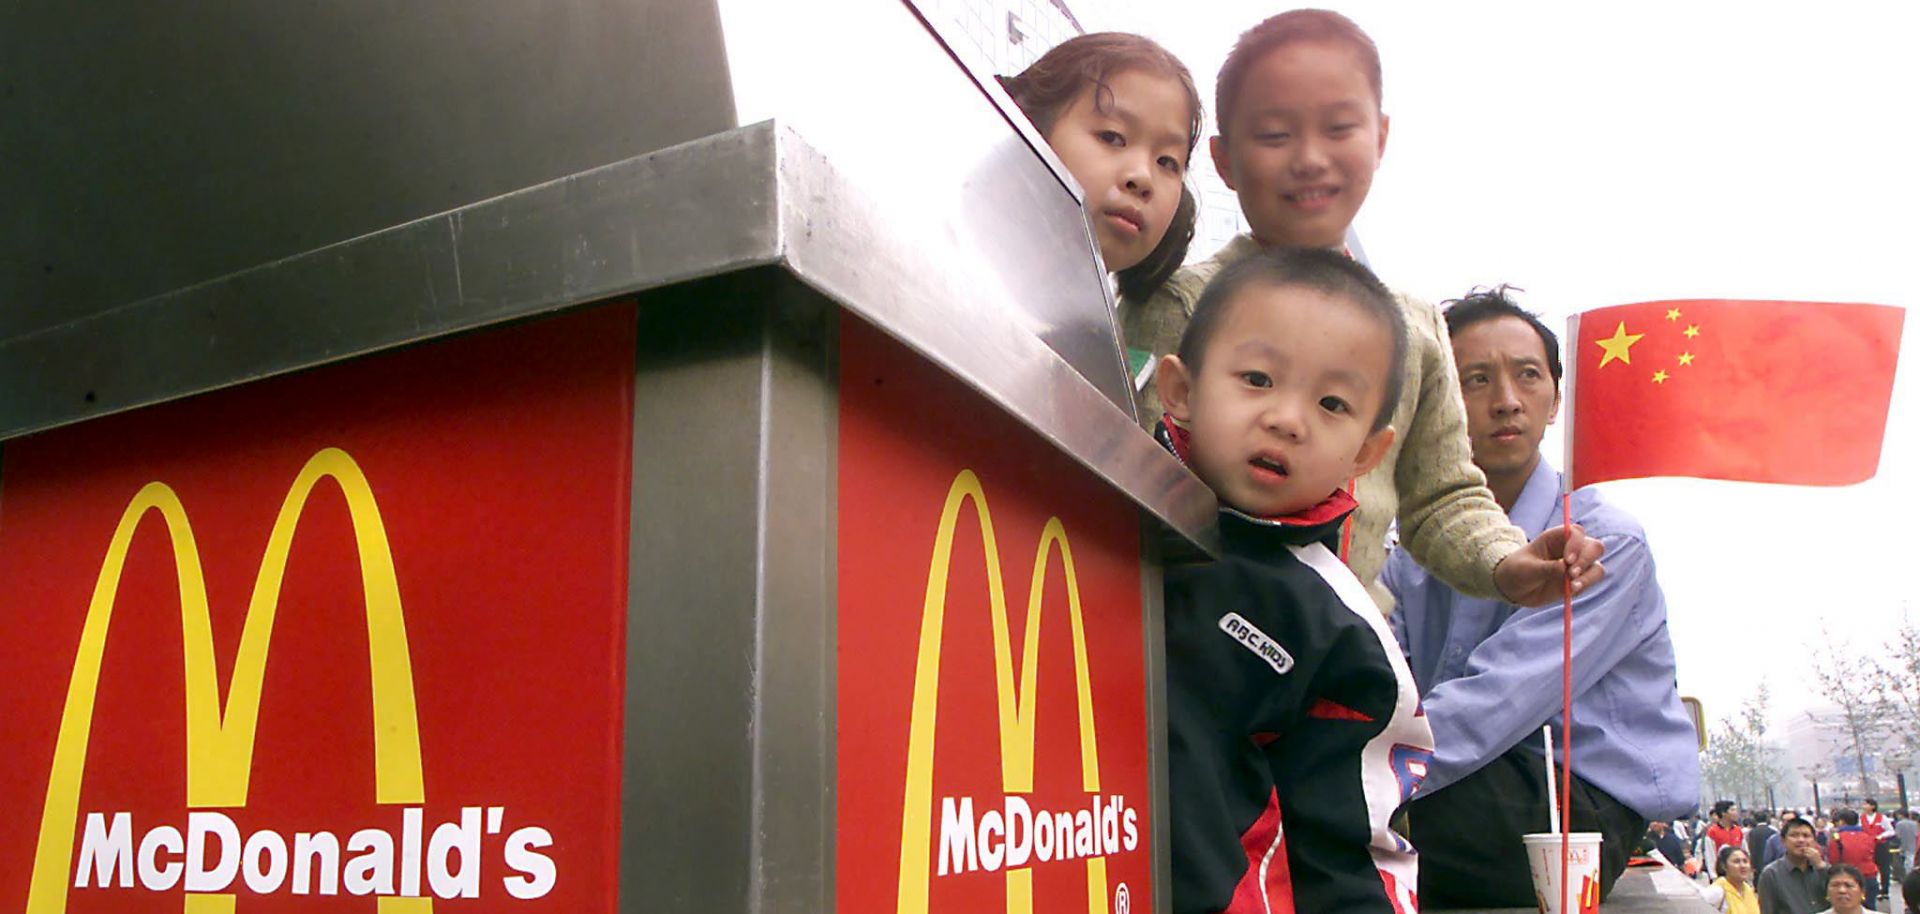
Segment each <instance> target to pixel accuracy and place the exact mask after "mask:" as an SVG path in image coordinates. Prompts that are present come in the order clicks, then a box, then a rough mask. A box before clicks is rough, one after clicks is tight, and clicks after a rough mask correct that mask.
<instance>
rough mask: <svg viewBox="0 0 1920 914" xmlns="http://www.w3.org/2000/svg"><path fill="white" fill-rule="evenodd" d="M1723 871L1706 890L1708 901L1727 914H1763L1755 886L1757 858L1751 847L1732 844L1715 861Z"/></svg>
mask: <svg viewBox="0 0 1920 914" xmlns="http://www.w3.org/2000/svg"><path fill="white" fill-rule="evenodd" d="M1713 869H1714V872H1717V873H1719V874H1720V878H1718V879H1715V880H1714V881H1713V884H1712V885H1710V886H1708V887H1707V889H1706V891H1705V892H1703V893H1702V894H1703V895H1704V896H1705V897H1706V901H1707V904H1710V905H1713V909H1714V910H1716V911H1721V912H1723V914H1760V893H1759V891H1758V890H1757V889H1755V888H1754V887H1753V858H1751V857H1749V856H1747V849H1746V848H1744V847H1737V846H1733V845H1728V846H1727V847H1723V848H1721V849H1720V859H1718V860H1716V861H1715V862H1714V867H1713Z"/></svg>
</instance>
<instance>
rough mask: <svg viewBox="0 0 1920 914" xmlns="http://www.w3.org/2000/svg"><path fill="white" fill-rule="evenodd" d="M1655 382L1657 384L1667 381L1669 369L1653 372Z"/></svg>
mask: <svg viewBox="0 0 1920 914" xmlns="http://www.w3.org/2000/svg"><path fill="white" fill-rule="evenodd" d="M1653 383H1655V384H1665V383H1667V370H1666V369H1665V368H1662V369H1660V370H1659V371H1656V372H1654V373H1653Z"/></svg>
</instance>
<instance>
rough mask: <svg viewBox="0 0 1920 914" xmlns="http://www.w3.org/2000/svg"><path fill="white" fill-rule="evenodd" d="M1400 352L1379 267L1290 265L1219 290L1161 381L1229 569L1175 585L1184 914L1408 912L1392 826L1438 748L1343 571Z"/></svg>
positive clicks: (1170, 422) (1169, 613)
mask: <svg viewBox="0 0 1920 914" xmlns="http://www.w3.org/2000/svg"><path fill="white" fill-rule="evenodd" d="M1406 348H1407V330H1406V325H1405V319H1404V318H1403V317H1402V316H1401V310H1400V307H1399V305H1398V304H1397V303H1396V302H1395V300H1394V298H1393V296H1392V294H1391V293H1389V292H1388V291H1387V289H1386V288H1385V287H1384V286H1382V285H1381V284H1380V281H1379V280H1378V279H1376V278H1375V277H1374V276H1373V274H1372V273H1371V272H1369V271H1368V270H1367V268H1366V267H1364V266H1361V265H1360V264H1358V263H1355V262H1354V261H1352V260H1350V259H1348V258H1347V257H1345V256H1344V255H1342V254H1340V253H1338V252H1334V251H1324V250H1309V249H1275V250H1265V251H1261V252H1259V253H1256V254H1251V255H1249V256H1248V257H1246V258H1245V259H1243V260H1239V261H1237V262H1235V263H1233V264H1231V265H1230V266H1227V267H1226V268H1224V269H1222V270H1221V271H1220V273H1219V275H1218V276H1216V277H1215V278H1214V279H1213V281H1212V282H1211V283H1210V284H1209V285H1208V286H1207V288H1206V291H1205V292H1203V293H1202V294H1201V296H1200V298H1199V301H1198V303H1197V304H1196V305H1195V307H1194V312H1193V317H1192V320H1191V321H1190V323H1189V324H1188V326H1187V329H1186V333H1185V336H1184V337H1182V339H1181V341H1180V346H1179V349H1178V351H1177V352H1176V353H1175V354H1173V355H1169V356H1167V357H1165V359H1163V360H1162V362H1161V365H1160V367H1159V369H1158V370H1157V371H1156V379H1155V380H1156V383H1157V385H1158V393H1159V395H1160V402H1161V403H1162V404H1163V406H1164V408H1165V411H1166V415H1167V421H1163V422H1162V423H1161V425H1160V427H1159V428H1158V429H1156V434H1157V435H1158V436H1159V437H1160V440H1161V443H1162V444H1163V445H1165V446H1167V447H1168V448H1169V449H1170V450H1172V451H1173V452H1174V454H1175V456H1177V457H1179V458H1180V460H1181V461H1182V462H1184V463H1185V464H1186V465H1187V466H1188V468H1190V469H1192V470H1193V472H1194V473H1195V474H1197V475H1198V476H1199V477H1200V478H1201V480H1203V481H1204V482H1206V484H1207V485H1208V486H1210V487H1211V488H1212V489H1213V491H1214V492H1215V493H1216V494H1217V495H1218V496H1219V498H1220V505H1221V507H1220V533H1221V557H1220V558H1219V560H1217V561H1212V562H1203V563H1199V564H1188V565H1174V566H1172V567H1169V568H1168V569H1167V572H1166V578H1165V583H1166V627H1167V655H1168V667H1167V669H1168V672H1167V691H1168V701H1169V715H1168V717H1169V727H1170V739H1169V749H1170V753H1171V756H1170V771H1169V773H1170V776H1171V782H1172V806H1171V810H1172V815H1171V821H1172V834H1173V903H1174V910H1175V911H1176V912H1182V914H1185V912H1216V911H1228V912H1234V914H1246V912H1260V914H1270V912H1276V911H1299V912H1302V914H1307V912H1336V911H1337V912H1342V914H1366V912H1380V914H1411V912H1413V911H1414V910H1415V906H1414V898H1413V893H1414V891H1415V889H1416V886H1417V884H1418V882H1417V879H1416V878H1415V871H1414V857H1413V849H1412V847H1411V846H1409V845H1408V844H1407V842H1406V841H1405V840H1403V839H1402V838H1400V837H1399V836H1398V835H1396V834H1394V832H1393V831H1392V830H1391V829H1389V828H1388V824H1387V820H1388V817H1389V816H1390V815H1391V814H1392V813H1393V811H1394V810H1395V809H1396V808H1398V807H1399V806H1400V804H1401V803H1402V802H1403V801H1404V800H1405V799H1406V798H1407V797H1408V796H1409V795H1410V794H1411V793H1412V792H1413V789H1414V787H1415V786H1417V785H1418V783H1419V779H1420V777H1421V776H1422V775H1423V774H1424V773H1425V770H1426V760H1427V759H1428V758H1429V757H1430V756H1431V754H1432V750H1433V735H1432V732H1431V731H1430V730H1428V728H1427V722H1426V719H1425V718H1424V717H1421V716H1419V703H1418V696H1417V693H1416V692H1415V690H1414V684H1413V677H1412V675H1411V674H1410V673H1409V672H1408V670H1407V667H1406V663H1405V661H1404V659H1403V658H1402V655H1401V653H1400V650H1399V648H1398V647H1397V646H1396V645H1395V642H1394V639H1393V634H1392V632H1391V631H1390V630H1389V629H1388V628H1387V625H1386V621H1385V620H1384V619H1382V618H1381V616H1380V613H1379V611H1378V610H1377V609H1375V608H1374V604H1373V602H1372V601H1371V600H1370V598H1369V597H1368V595H1367V591H1366V588H1365V587H1364V586H1363V585H1362V584H1361V583H1360V580H1359V579H1358V578H1356V577H1354V575H1353V573H1352V572H1351V571H1349V570H1348V569H1347V567H1346V566H1345V565H1344V564H1342V563H1341V562H1340V560H1339V559H1338V558H1337V557H1336V554H1335V552H1334V549H1335V548H1337V545H1338V544H1337V538H1338V536H1339V532H1340V526H1341V522H1342V521H1343V520H1344V519H1345V518H1346V517H1347V515H1348V514H1350V513H1352V512H1353V510H1354V507H1355V502H1354V499H1353V495H1352V493H1351V491H1350V489H1351V486H1352V480H1353V479H1355V478H1356V477H1359V476H1361V475H1363V474H1365V473H1366V472H1367V470H1369V469H1371V468H1372V467H1373V465H1374V464H1375V463H1377V462H1378V461H1379V460H1380V459H1381V457H1382V456H1383V455H1385V453H1386V452H1387V448H1388V446H1389V445H1390V444H1391V443H1392V441H1393V434H1394V432H1393V429H1392V428H1389V427H1388V426H1387V420H1388V416H1389V410H1388V407H1387V404H1392V403H1397V402H1399V395H1400V386H1401V385H1402V384H1403V383H1404V382H1405V372H1404V369H1403V367H1402V366H1404V365H1405V363H1406V360H1405V358H1404V356H1405V353H1406Z"/></svg>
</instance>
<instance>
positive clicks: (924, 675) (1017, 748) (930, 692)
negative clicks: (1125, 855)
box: [897, 470, 1107, 914]
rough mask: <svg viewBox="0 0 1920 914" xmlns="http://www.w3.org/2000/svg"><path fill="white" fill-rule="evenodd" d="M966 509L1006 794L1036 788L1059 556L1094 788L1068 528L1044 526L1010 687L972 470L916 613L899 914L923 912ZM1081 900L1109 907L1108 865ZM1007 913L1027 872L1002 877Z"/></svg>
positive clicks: (964, 475) (1024, 908) (994, 574)
mask: <svg viewBox="0 0 1920 914" xmlns="http://www.w3.org/2000/svg"><path fill="white" fill-rule="evenodd" d="M969 501H971V502H972V503H973V507H974V515H975V516H976V517H977V518H978V519H979V524H980V541H981V546H982V552H984V553H985V558H986V563H985V564H986V568H985V571H986V576H987V596H988V604H989V612H990V613H991V616H992V623H993V660H994V687H995V690H996V692H997V694H998V698H999V701H998V705H997V707H998V710H999V722H1000V777H1001V782H1002V787H1003V789H1004V790H1005V791H1006V792H1007V793H1009V794H1017V793H1028V792H1030V791H1032V789H1033V741H1034V695H1035V691H1034V683H1035V677H1036V675H1037V673H1038V670H1039V649H1040V613H1041V608H1042V600H1041V596H1042V593H1043V589H1044V588H1043V585H1044V584H1045V582H1046V576H1047V569H1048V567H1049V565H1050V561H1051V559H1052V558H1053V556H1054V555H1055V554H1056V553H1057V554H1058V555H1059V556H1060V564H1061V566H1062V570H1063V571H1064V572H1065V575H1066V583H1067V614H1068V616H1069V618H1070V619H1071V622H1072V628H1073V670H1074V679H1075V684H1076V696H1075V697H1076V699H1077V703H1078V707H1079V711H1080V715H1079V716H1080V781H1081V788H1082V789H1083V790H1085V791H1087V792H1089V793H1098V792H1099V790H1100V753H1099V748H1098V743H1097V741H1096V740H1095V738H1094V725H1093V687H1092V682H1091V680H1090V678H1089V677H1088V673H1087V639H1086V629H1085V626H1084V624H1083V622H1082V619H1081V613H1080V585H1079V582H1078V579H1077V578H1076V576H1075V573H1074V567H1073V549H1072V548H1071V547H1070V546H1069V545H1068V543H1067V531H1066V527H1065V525H1063V524H1062V523H1061V522H1060V519H1059V518H1058V517H1050V518H1048V519H1047V523H1046V526H1045V527H1044V528H1043V529H1042V530H1041V533H1040V544H1039V548H1038V550H1037V552H1036V553H1035V555H1034V559H1033V579H1032V586H1031V587H1030V589H1029V590H1028V593H1027V617H1026V633H1025V634H1026V640H1025V641H1024V643H1023V644H1022V646H1021V658H1020V660H1021V662H1020V678H1019V684H1018V686H1017V687H1016V685H1015V682H1014V671H1013V646H1012V642H1011V635H1010V632H1009V631H1008V625H1007V598H1006V587H1005V583H1004V581H1003V579H1002V578H1001V575H1000V552H999V547H998V545H997V544H996V542H995V540H994V533H993V518H992V516H991V514H990V512H989V511H988V510H987V495H986V492H985V490H984V489H983V488H982V487H981V485H980V479H979V477H978V476H975V475H974V473H973V471H972V470H961V471H960V473H959V475H957V476H955V477H954V480H953V484H952V486H950V487H949V488H948V490H947V500H946V505H945V507H944V508H942V509H941V512H940V525H939V527H938V529H937V532H936V533H935V535H934V543H933V558H932V562H931V565H930V566H929V568H928V569H927V590H926V599H925V602H924V604H923V607H922V610H921V621H920V645H919V650H918V653H917V656H916V660H915V665H914V677H913V711H912V718H911V722H910V724H909V729H908V734H907V779H906V781H907V783H906V804H905V807H904V809H903V812H902V814H901V819H900V882H899V885H900V890H899V899H898V908H897V910H898V914H926V911H927V896H928V889H929V887H930V886H929V883H930V880H931V871H932V863H933V848H932V842H933V743H934V728H935V723H936V721H935V717H936V712H937V709H938V705H939V693H940V642H941V636H942V634H943V632H944V631H945V623H946V610H947V582H948V580H949V577H950V573H951V568H950V566H951V564H952V560H953V534H954V528H955V527H956V526H957V525H958V524H959V520H960V509H961V507H962V506H963V505H964V504H965V503H967V502H969ZM1086 865H1087V897H1088V905H1089V911H1090V912H1091V914H1101V912H1103V911H1104V910H1105V909H1106V897H1107V865H1106V859H1105V858H1104V857H1101V856H1089V857H1087V858H1086ZM1006 878H1007V911H1008V914H1031V912H1032V910H1033V871H1032V870H1031V869H1008V870H1007V872H1006Z"/></svg>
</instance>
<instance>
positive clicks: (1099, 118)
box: [1047, 69, 1193, 272]
mask: <svg viewBox="0 0 1920 914" xmlns="http://www.w3.org/2000/svg"><path fill="white" fill-rule="evenodd" d="M1107 88H1108V89H1109V90H1110V94H1108V93H1097V92H1096V90H1095V88H1094V87H1088V88H1087V90H1086V91H1084V92H1082V93H1081V94H1080V97H1079V98H1076V99H1074V101H1073V104H1072V105H1071V106H1069V107H1068V108H1067V110H1066V111H1064V112H1062V113H1061V114H1060V117H1059V118H1058V119H1057V120H1055V121H1054V122H1053V129H1052V130H1050V131H1048V132H1047V144H1048V145H1050V146H1052V147H1053V151H1054V154H1055V155H1058V156H1059V157H1060V161H1061V162H1062V163H1064V164H1065V165H1066V166H1067V170H1068V171H1070V172H1072V173H1073V179H1074V180H1075V181H1078V182H1080V187H1081V189H1083V190H1085V191H1086V194H1087V213H1088V214H1089V215H1090V216H1092V217H1093V235H1094V240H1096V241H1098V242H1099V243H1100V257H1101V259H1102V260H1104V261H1106V265H1107V269H1108V270H1109V271H1116V272H1117V271H1119V270H1124V269H1126V268H1128V267H1131V266H1133V265H1135V264H1137V263H1139V262H1140V261H1142V260H1144V259H1146V256H1147V255H1148V254H1150V253H1152V252H1153V249H1154V247H1155V246H1157V245H1159V243H1160V239H1161V237H1162V236H1164V235H1166V233H1167V226H1169V225H1171V224H1172V223H1173V211H1174V209H1175V208H1177V207H1178V206H1179V204H1180V179H1181V177H1182V176H1183V175H1185V174H1186V170H1187V137H1188V136H1189V134H1188V132H1187V129H1188V125H1189V124H1190V123H1192V120H1191V119H1192V117H1193V111H1192V109H1191V108H1190V107H1189V106H1188V103H1187V93H1186V90H1185V89H1184V88H1182V87H1181V85H1180V82H1179V81H1178V80H1176V79H1174V78H1173V77H1171V76H1165V75H1161V74H1158V73H1151V72H1148V71H1146V70H1137V69H1136V70H1122V71H1120V72H1118V73H1114V74H1111V75H1109V76H1108V77H1107Z"/></svg>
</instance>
